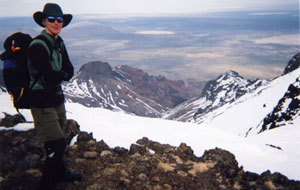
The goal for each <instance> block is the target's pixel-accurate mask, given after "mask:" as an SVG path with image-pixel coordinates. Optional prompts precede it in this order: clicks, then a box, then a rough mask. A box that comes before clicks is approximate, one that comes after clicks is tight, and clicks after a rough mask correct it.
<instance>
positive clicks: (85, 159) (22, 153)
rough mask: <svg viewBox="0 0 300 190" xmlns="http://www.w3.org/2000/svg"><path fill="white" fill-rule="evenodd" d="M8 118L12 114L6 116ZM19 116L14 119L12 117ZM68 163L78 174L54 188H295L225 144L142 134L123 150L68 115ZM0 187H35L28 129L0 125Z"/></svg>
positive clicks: (38, 149)
mask: <svg viewBox="0 0 300 190" xmlns="http://www.w3.org/2000/svg"><path fill="white" fill-rule="evenodd" d="M12 118H14V119H12ZM16 118H19V117H18V116H10V115H6V118H5V121H3V120H1V121H0V125H8V124H9V125H13V124H15V123H16V121H18V120H16ZM21 121H22V122H24V121H23V120H19V121H18V122H21ZM65 131H66V134H67V140H68V142H70V141H71V139H72V138H73V137H75V136H76V138H77V141H76V143H75V144H73V145H72V146H68V147H67V150H66V158H67V160H68V167H69V168H70V169H71V170H76V171H80V172H81V173H82V174H83V180H82V181H80V182H74V183H65V182H61V183H59V184H58V189H65V190H71V189H72V190H83V189H86V190H97V189H151V190H152V189H156V190H159V189H256V190H265V189H295V190H296V189H299V188H300V182H299V181H294V180H289V179H288V178H287V177H285V176H284V175H282V174H280V173H271V172H270V171H265V172H263V173H262V174H255V173H252V172H248V171H244V170H243V167H239V166H238V162H237V160H236V159H235V156H234V155H233V154H231V153H230V152H228V151H226V150H222V149H219V148H215V149H212V150H207V151H205V152H204V154H203V155H202V156H201V157H197V156H195V155H194V153H193V150H192V149H191V148H190V147H189V146H188V145H186V144H185V143H181V145H180V146H178V147H173V146H170V145H168V144H160V143H159V142H155V141H151V140H149V139H148V138H146V137H144V138H142V139H140V140H138V141H137V142H136V143H133V144H132V145H131V147H130V149H129V150H127V149H125V148H122V147H115V148H110V147H109V146H108V145H107V144H106V143H105V142H104V141H100V142H97V141H96V140H95V139H94V138H93V134H92V133H90V134H88V133H86V132H83V131H80V127H79V125H78V124H77V123H76V122H75V121H73V120H69V121H68V125H67V128H66V129H65ZM0 147H1V152H0V154H1V155H0V189H1V190H2V189H3V190H4V189H5V190H7V189H10V190H14V189H33V190H34V189H36V187H37V184H38V180H39V177H40V176H41V166H42V162H43V160H44V155H45V154H44V152H43V148H42V144H41V143H40V141H39V139H38V138H37V137H36V135H35V133H34V130H29V131H23V132H20V131H14V130H1V131H0Z"/></svg>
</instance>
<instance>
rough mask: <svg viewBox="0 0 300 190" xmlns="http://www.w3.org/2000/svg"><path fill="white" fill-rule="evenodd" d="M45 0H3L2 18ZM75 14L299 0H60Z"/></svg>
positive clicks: (271, 5) (287, 4)
mask: <svg viewBox="0 0 300 190" xmlns="http://www.w3.org/2000/svg"><path fill="white" fill-rule="evenodd" d="M46 2H49V1H45V0H0V17H3V16H31V15H32V14H33V12H35V11H37V10H42V9H43V6H44V4H45V3H46ZM50 2H55V3H58V4H59V5H60V6H61V7H62V9H63V11H64V13H72V14H93V13H97V14H161V13H162V14H170V13H172V14H174V13H185V14H186V13H201V12H203V11H223V10H249V9H250V10H257V11H259V10H266V9H278V10H280V9H292V8H293V9H295V8H298V9H299V0H57V1H50Z"/></svg>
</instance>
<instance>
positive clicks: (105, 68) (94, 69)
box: [79, 61, 112, 75]
mask: <svg viewBox="0 0 300 190" xmlns="http://www.w3.org/2000/svg"><path fill="white" fill-rule="evenodd" d="M79 71H80V72H87V73H90V74H92V75H107V74H108V73H111V72H112V68H111V66H110V65H109V64H108V63H106V62H102V61H93V62H89V63H87V64H84V65H82V66H81V68H80V69H79Z"/></svg>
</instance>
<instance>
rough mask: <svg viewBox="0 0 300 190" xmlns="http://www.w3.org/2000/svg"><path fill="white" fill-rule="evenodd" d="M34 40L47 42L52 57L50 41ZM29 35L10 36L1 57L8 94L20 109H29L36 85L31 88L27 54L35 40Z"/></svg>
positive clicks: (41, 37) (43, 37)
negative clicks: (31, 93) (33, 88)
mask: <svg viewBox="0 0 300 190" xmlns="http://www.w3.org/2000/svg"><path fill="white" fill-rule="evenodd" d="M34 39H41V40H43V41H44V42H46V44H47V46H48V49H49V50H50V55H49V56H50V57H51V56H52V51H53V48H52V45H51V43H50V41H49V40H48V39H47V38H46V37H45V36H42V35H38V36H37V37H35V38H34ZM34 39H33V38H32V37H31V36H30V35H29V34H24V33H21V32H17V33H14V34H12V35H10V36H8V37H7V38H6V39H5V41H4V44H3V46H4V48H5V51H4V52H3V53H2V54H1V55H0V58H1V60H2V61H3V70H2V76H3V81H4V85H5V87H6V90H7V92H8V93H9V94H10V96H11V99H12V101H13V105H14V107H15V108H16V110H17V111H18V112H19V109H29V108H30V104H29V100H30V91H31V89H32V87H33V86H34V85H35V83H36V82H37V81H38V80H39V77H38V79H36V81H34V83H33V84H32V85H31V86H29V81H30V76H29V72H28V67H27V59H28V56H27V53H28V48H29V45H30V43H31V42H32V41H33V40H34Z"/></svg>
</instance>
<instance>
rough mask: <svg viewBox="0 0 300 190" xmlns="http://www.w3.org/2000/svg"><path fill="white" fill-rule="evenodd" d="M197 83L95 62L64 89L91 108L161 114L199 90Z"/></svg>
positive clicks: (73, 99)
mask: <svg viewBox="0 0 300 190" xmlns="http://www.w3.org/2000/svg"><path fill="white" fill-rule="evenodd" d="M195 86H197V85H195V84H194V83H193V85H191V86H189V84H188V83H187V82H184V81H180V80H178V81H172V80H168V79H166V78H165V77H163V76H152V75H149V74H147V73H145V72H144V71H142V70H140V69H136V68H133V67H129V66H117V67H111V66H110V65H109V64H108V63H105V62H101V61H96V62H90V63H87V64H85V65H83V66H82V67H81V68H80V70H79V72H78V73H77V75H76V76H74V77H73V79H72V80H71V81H70V82H69V83H66V84H64V87H63V89H64V91H65V94H66V97H67V98H68V100H69V101H72V102H79V103H81V104H83V105H85V106H88V107H102V108H106V109H110V110H114V111H124V112H126V113H131V114H134V115H138V116H147V117H160V116H161V114H162V113H164V112H165V111H166V110H168V109H169V108H171V107H174V106H176V105H178V104H180V103H182V102H183V101H185V100H187V99H188V98H190V97H192V96H193V95H194V94H195V92H198V91H197V90H195V89H194V88H195Z"/></svg>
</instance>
